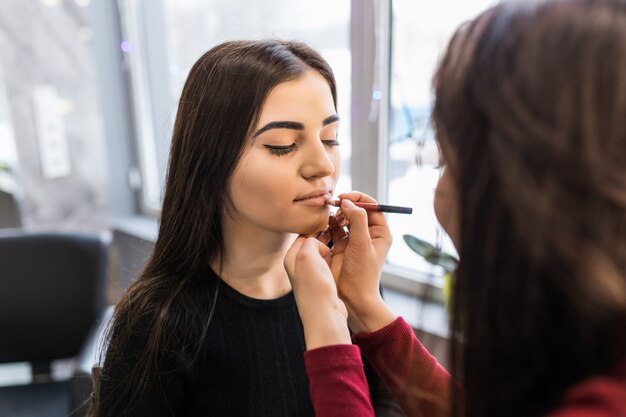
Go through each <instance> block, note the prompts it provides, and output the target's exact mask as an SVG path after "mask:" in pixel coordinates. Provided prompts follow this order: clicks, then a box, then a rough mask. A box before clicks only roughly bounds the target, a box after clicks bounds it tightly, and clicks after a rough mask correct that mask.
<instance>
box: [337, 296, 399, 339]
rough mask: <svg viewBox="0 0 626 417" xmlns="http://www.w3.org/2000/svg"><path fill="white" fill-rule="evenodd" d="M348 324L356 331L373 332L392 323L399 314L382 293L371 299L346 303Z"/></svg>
mask: <svg viewBox="0 0 626 417" xmlns="http://www.w3.org/2000/svg"><path fill="white" fill-rule="evenodd" d="M346 308H347V310H348V325H349V326H350V329H352V331H353V332H354V333H372V332H375V331H377V330H379V329H382V328H383V327H385V326H387V325H389V324H390V323H392V322H393V321H394V320H395V319H396V318H397V317H398V316H397V315H396V314H395V313H394V312H393V311H391V309H390V308H389V307H388V306H387V304H385V301H384V300H383V299H382V297H381V296H380V295H378V296H377V297H374V298H372V299H370V300H362V301H361V302H353V303H346Z"/></svg>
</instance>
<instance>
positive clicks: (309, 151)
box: [301, 138, 335, 179]
mask: <svg viewBox="0 0 626 417" xmlns="http://www.w3.org/2000/svg"><path fill="white" fill-rule="evenodd" d="M303 154H304V161H303V163H302V167H301V173H302V176H303V177H304V178H306V179H310V178H320V177H328V176H330V175H332V174H333V173H334V172H335V164H334V162H333V160H332V158H331V155H330V154H329V152H328V148H327V147H326V146H325V145H324V143H322V141H321V140H319V138H318V139H317V140H313V141H311V142H310V143H309V144H307V148H306V152H303Z"/></svg>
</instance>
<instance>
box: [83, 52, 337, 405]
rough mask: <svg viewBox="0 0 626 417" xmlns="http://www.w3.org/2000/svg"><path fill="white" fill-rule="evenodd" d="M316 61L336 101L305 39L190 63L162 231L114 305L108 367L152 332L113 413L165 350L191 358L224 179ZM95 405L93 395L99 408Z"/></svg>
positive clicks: (202, 329) (206, 308)
mask: <svg viewBox="0 0 626 417" xmlns="http://www.w3.org/2000/svg"><path fill="white" fill-rule="evenodd" d="M311 69H313V70H315V71H317V72H319V73H320V74H321V75H322V76H323V77H324V78H325V79H326V81H327V82H328V84H329V86H330V89H331V93H332V96H333V101H334V102H335V107H336V103H337V99H336V85H335V78H334V76H333V73H332V70H331V68H330V67H329V65H328V64H327V62H326V61H325V60H324V59H323V58H322V57H321V56H320V55H319V54H318V53H317V52H316V51H314V50H313V49H311V48H310V47H308V46H307V45H305V44H303V43H299V42H289V41H279V40H262V41H232V42H226V43H223V44H220V45H218V46H216V47H214V48H213V49H211V50H209V51H208V52H206V53H205V54H204V55H203V56H202V57H200V59H198V61H197V62H196V63H195V64H194V66H193V67H192V68H191V71H190V73H189V75H188V78H187V81H186V83H185V86H184V88H183V91H182V95H181V97H180V102H179V106H178V112H177V116H176V122H175V126H174V132H173V136H172V142H171V150H170V157H169V167H168V171H167V178H166V183H165V195H164V198H163V207H162V210H161V218H160V227H159V234H158V238H157V240H156V242H155V245H154V249H153V252H152V254H151V256H150V258H149V260H148V262H147V265H146V267H145V269H144V270H143V272H142V273H141V275H140V276H139V278H138V279H137V280H136V281H135V282H134V283H133V284H132V286H131V287H130V288H129V289H128V290H127V291H126V293H125V294H124V296H123V298H122V299H121V300H120V301H119V302H118V303H117V305H116V307H115V313H114V321H113V325H112V326H111V328H110V330H109V335H108V338H109V339H110V340H109V344H108V348H107V350H106V358H105V362H104V366H103V370H102V372H103V375H102V377H103V378H110V377H111V375H107V374H106V372H107V362H109V361H111V362H117V361H118V358H120V357H123V355H125V354H127V353H126V352H125V347H126V346H127V344H128V342H129V340H130V339H131V337H133V335H135V339H136V333H137V332H142V333H141V334H145V341H146V342H145V345H144V346H143V348H142V350H141V351H140V352H136V354H134V355H133V360H134V365H133V366H132V369H130V371H129V373H128V375H126V376H125V377H124V378H120V379H119V380H118V381H113V382H114V383H113V384H112V385H114V386H115V387H116V392H115V393H114V395H113V393H112V395H110V396H109V397H110V398H113V399H114V401H115V404H114V405H111V404H107V407H106V408H107V410H111V411H110V412H109V411H107V414H111V415H121V414H122V410H124V409H126V408H128V407H130V406H132V401H133V399H134V398H137V397H138V395H139V394H141V392H142V390H150V389H151V388H152V387H154V386H155V384H158V374H159V369H158V367H157V363H158V362H159V358H160V357H161V356H160V355H164V354H174V353H176V354H177V355H180V358H184V360H186V361H187V362H188V363H187V366H190V367H191V366H193V361H194V360H195V359H196V357H197V355H198V352H199V349H200V348H201V346H202V343H203V339H204V336H205V334H206V332H207V329H208V327H209V322H210V316H211V312H212V307H213V306H214V303H215V299H216V298H217V297H218V291H217V288H218V285H217V283H210V282H209V283H208V282H207V281H208V280H209V279H208V278H209V277H210V276H211V275H210V274H207V271H208V270H209V262H210V261H211V260H213V259H219V256H220V254H221V253H222V250H223V240H222V236H223V233H222V226H221V220H222V215H223V210H224V201H225V198H226V185H227V181H228V180H229V178H230V176H231V174H232V173H233V170H234V169H235V167H236V166H237V162H238V161H239V159H240V156H241V155H242V153H243V151H244V150H245V149H246V145H247V144H249V143H250V137H251V136H252V130H253V129H254V128H255V126H256V124H257V122H258V118H259V116H260V112H261V109H262V108H263V104H264V102H265V100H266V99H267V97H268V95H269V93H270V90H272V88H274V87H275V86H277V85H278V84H280V83H283V82H287V81H291V80H295V79H297V78H299V77H301V76H302V75H304V73H305V72H307V71H309V70H311ZM216 257H217V258H216ZM218 272H219V271H218ZM207 286H210V290H209V291H207V290H206V287H207ZM207 294H210V297H208V298H207ZM207 317H209V319H208V320H207ZM99 406H100V405H99V404H98V401H96V406H95V407H94V410H93V413H94V415H96V416H97V415H99Z"/></svg>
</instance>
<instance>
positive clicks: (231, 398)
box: [94, 41, 340, 417]
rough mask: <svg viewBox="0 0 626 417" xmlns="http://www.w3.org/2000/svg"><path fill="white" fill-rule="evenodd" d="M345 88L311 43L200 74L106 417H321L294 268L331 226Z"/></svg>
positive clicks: (178, 130)
mask: <svg viewBox="0 0 626 417" xmlns="http://www.w3.org/2000/svg"><path fill="white" fill-rule="evenodd" d="M336 102H337V98H336V87H335V79H334V77H333V74H332V71H331V69H330V67H329V66H328V64H327V63H326V62H325V61H324V59H323V58H322V57H321V56H320V55H319V54H318V53H316V52H315V51H313V50H312V49H311V48H309V47H307V46H306V45H304V44H302V43H297V42H282V41H236V42H227V43H224V44H221V45H219V46H216V47H215V48H213V49H211V50H210V51H208V52H207V53H206V54H204V55H203V56H202V57H201V58H200V59H199V60H198V61H197V62H196V64H195V65H194V66H193V68H192V69H191V72H190V73H189V76H188V79H187V81H186V84H185V87H184V89H183V92H182V96H181V99H180V104H179V108H178V113H177V117H176V123H175V127H174V133H173V138H172V144H171V153H170V161H169V169H168V174H167V180H166V186H165V195H164V200H163V208H162V211H161V220H160V229H159V235H158V239H157V241H156V242H155V246H154V251H153V253H152V255H151V257H150V259H149V261H148V263H147V266H146V267H145V270H144V271H143V273H142V274H141V276H140V277H139V278H138V279H137V280H136V282H135V283H134V284H133V285H132V286H131V287H130V288H129V289H128V291H127V292H126V293H125V295H124V297H123V298H122V300H121V301H120V302H119V303H118V304H117V306H116V309H115V314H114V320H113V324H112V326H111V329H110V332H109V333H110V334H109V339H110V340H109V342H108V347H107V349H106V357H105V359H104V364H103V367H102V372H101V381H100V389H99V390H98V392H97V393H96V401H95V407H94V414H95V415H97V416H102V417H104V416H116V417H117V416H192V415H193V416H196V415H206V416H254V417H259V416H268V417H269V416H273V417H275V416H313V408H312V404H311V400H310V396H309V388H308V380H307V376H306V372H305V367H304V361H303V358H302V353H303V352H304V350H305V341H304V336H303V330H302V324H301V322H300V319H299V316H298V312H297V308H296V305H295V300H294V297H293V294H292V293H291V286H290V283H289V280H288V277H287V273H286V271H285V269H284V265H283V259H284V257H285V253H286V251H287V249H288V248H289V246H290V245H291V243H292V241H293V239H294V238H295V235H294V234H305V235H307V234H316V233H319V232H320V231H322V230H324V229H325V228H326V226H327V225H328V219H329V209H328V205H327V204H326V203H327V201H328V200H329V199H330V196H331V195H332V194H333V191H334V188H335V185H336V182H337V179H338V176H339V169H340V155H339V151H338V147H337V145H338V139H337V130H338V123H339V118H338V116H337V110H336Z"/></svg>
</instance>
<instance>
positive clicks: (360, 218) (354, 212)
mask: <svg viewBox="0 0 626 417" xmlns="http://www.w3.org/2000/svg"><path fill="white" fill-rule="evenodd" d="M341 213H342V214H343V216H344V217H345V218H346V220H348V223H349V230H350V243H353V244H356V245H357V246H361V245H369V244H370V241H371V239H370V233H369V229H368V224H367V212H366V211H365V209H363V208H361V207H357V206H356V205H355V204H354V203H353V202H352V201H350V200H341Z"/></svg>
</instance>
